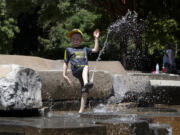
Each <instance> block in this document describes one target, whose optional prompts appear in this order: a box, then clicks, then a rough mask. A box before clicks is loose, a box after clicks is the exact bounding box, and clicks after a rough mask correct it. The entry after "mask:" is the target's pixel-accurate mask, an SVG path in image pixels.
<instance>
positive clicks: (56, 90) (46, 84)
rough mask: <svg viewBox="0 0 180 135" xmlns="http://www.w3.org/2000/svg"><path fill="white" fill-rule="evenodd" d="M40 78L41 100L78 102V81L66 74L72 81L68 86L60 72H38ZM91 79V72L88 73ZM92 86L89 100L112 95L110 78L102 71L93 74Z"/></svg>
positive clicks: (79, 92)
mask: <svg viewBox="0 0 180 135" xmlns="http://www.w3.org/2000/svg"><path fill="white" fill-rule="evenodd" d="M39 74H40V76H41V78H42V99H43V100H46V101H64V100H79V99H80V98H81V86H80V82H79V80H78V79H76V78H75V77H73V76H72V73H71V72H68V76H69V78H70V79H71V80H72V85H71V86H70V85H69V84H67V82H66V81H65V80H64V78H63V75H62V74H63V73H62V71H39ZM90 77H91V72H90ZM94 77H95V78H94V86H93V88H92V89H91V90H90V91H89V98H94V99H96V98H99V99H103V98H107V97H109V96H110V95H111V94H112V76H111V75H110V74H109V73H107V72H103V71H97V72H95V76H94Z"/></svg>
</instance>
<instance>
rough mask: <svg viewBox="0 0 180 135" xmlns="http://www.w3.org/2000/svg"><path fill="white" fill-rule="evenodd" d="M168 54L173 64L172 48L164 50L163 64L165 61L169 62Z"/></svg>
mask: <svg viewBox="0 0 180 135" xmlns="http://www.w3.org/2000/svg"><path fill="white" fill-rule="evenodd" d="M168 55H171V60H172V64H173V65H174V64H175V58H174V55H173V52H172V49H168V50H166V52H165V54H164V56H163V64H165V63H167V64H170V62H169V57H168Z"/></svg>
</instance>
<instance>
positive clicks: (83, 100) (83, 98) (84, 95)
mask: <svg viewBox="0 0 180 135" xmlns="http://www.w3.org/2000/svg"><path fill="white" fill-rule="evenodd" d="M87 97H88V93H87V92H83V93H82V97H81V107H80V110H79V113H82V112H83V111H84V108H85V105H86V101H87Z"/></svg>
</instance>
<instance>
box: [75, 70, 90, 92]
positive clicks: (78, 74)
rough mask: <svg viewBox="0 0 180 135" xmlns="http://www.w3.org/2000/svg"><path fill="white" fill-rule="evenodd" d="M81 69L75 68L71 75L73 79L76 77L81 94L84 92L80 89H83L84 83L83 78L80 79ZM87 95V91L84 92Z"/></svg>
mask: <svg viewBox="0 0 180 135" xmlns="http://www.w3.org/2000/svg"><path fill="white" fill-rule="evenodd" d="M83 69H84V67H77V68H74V69H73V70H72V74H73V76H74V77H76V78H77V79H78V80H79V82H80V84H81V92H82V93H83V92H84V91H83V90H82V88H83V87H84V81H83V78H82V73H83ZM88 78H89V74H88ZM86 92H87V93H88V91H86Z"/></svg>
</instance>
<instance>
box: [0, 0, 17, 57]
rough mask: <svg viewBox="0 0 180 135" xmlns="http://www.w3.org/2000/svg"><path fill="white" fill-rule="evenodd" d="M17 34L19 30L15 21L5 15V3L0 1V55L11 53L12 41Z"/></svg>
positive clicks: (2, 0)
mask: <svg viewBox="0 0 180 135" xmlns="http://www.w3.org/2000/svg"><path fill="white" fill-rule="evenodd" d="M17 32H19V28H18V27H17V26H16V21H15V20H14V18H12V17H9V16H8V15H7V11H6V1H5V0H0V37H1V38H0V53H5V54H7V53H9V52H11V50H12V41H13V39H14V37H15V33H17Z"/></svg>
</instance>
